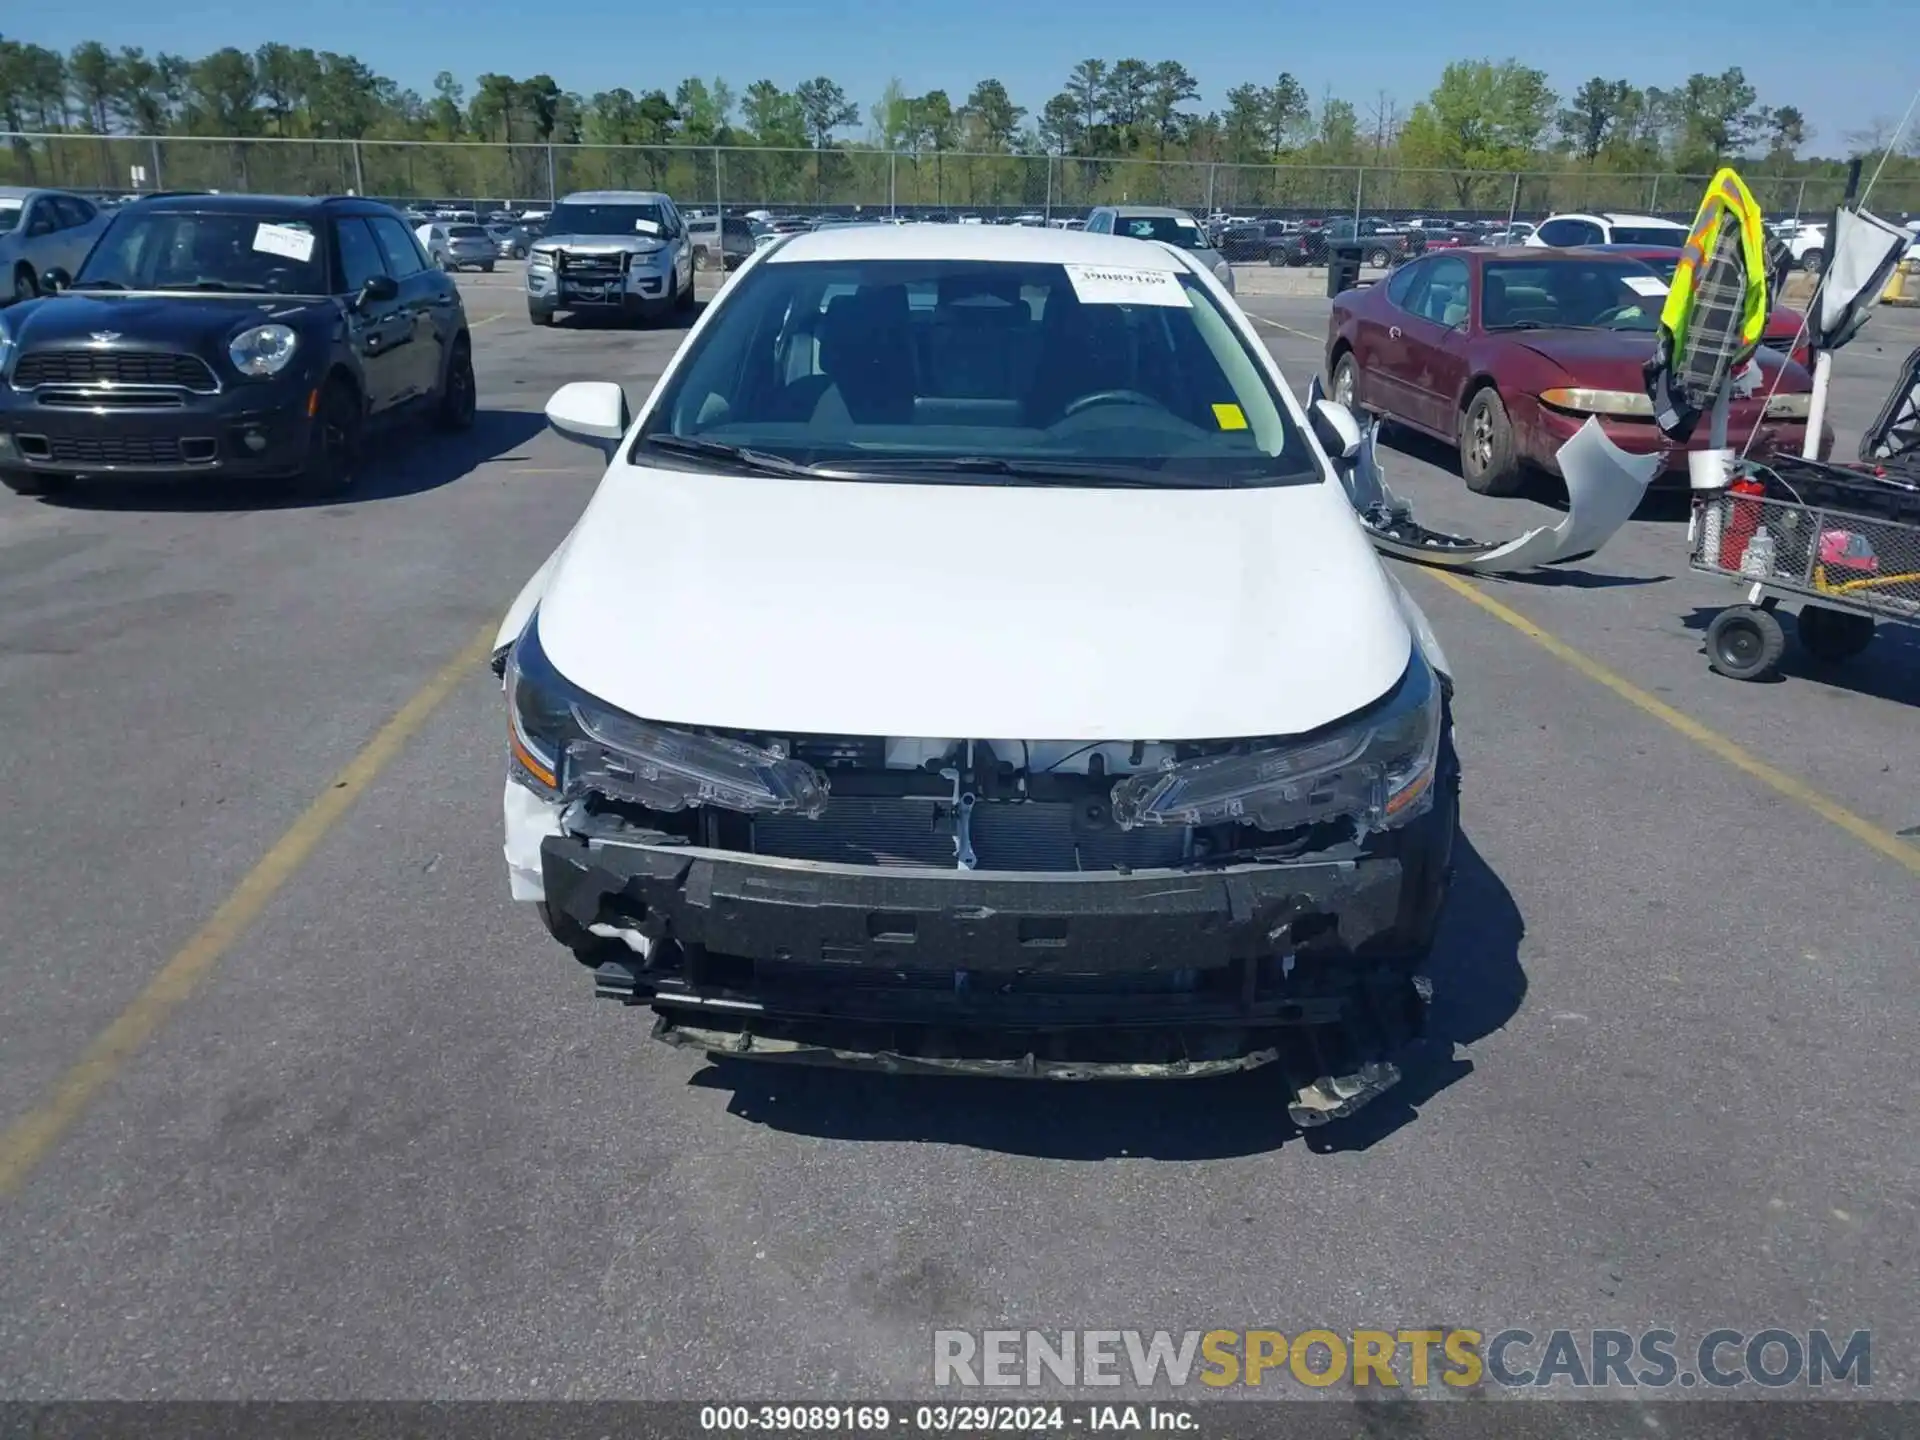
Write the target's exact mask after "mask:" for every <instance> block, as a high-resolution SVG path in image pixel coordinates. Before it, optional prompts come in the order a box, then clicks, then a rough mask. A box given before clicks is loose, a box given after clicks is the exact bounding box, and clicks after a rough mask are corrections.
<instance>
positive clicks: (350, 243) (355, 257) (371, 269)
mask: <svg viewBox="0 0 1920 1440" xmlns="http://www.w3.org/2000/svg"><path fill="white" fill-rule="evenodd" d="M334 234H335V236H336V238H337V239H338V240H339V242H340V247H339V248H340V274H341V278H342V279H343V280H345V282H346V286H345V288H344V290H343V291H342V292H341V293H342V294H346V295H357V294H359V293H360V287H361V286H363V285H365V284H366V283H367V281H369V280H371V279H373V277H374V276H376V275H384V274H386V273H387V266H386V261H385V260H384V259H382V257H381V254H380V242H379V241H377V240H375V239H374V238H373V231H371V230H369V229H368V228H367V222H366V221H364V220H358V219H355V218H353V217H352V216H346V217H343V218H342V219H341V220H340V221H339V223H338V224H337V226H336V227H335V230H334Z"/></svg>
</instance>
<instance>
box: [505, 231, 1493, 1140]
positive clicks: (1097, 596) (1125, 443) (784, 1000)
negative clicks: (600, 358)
mask: <svg viewBox="0 0 1920 1440" xmlns="http://www.w3.org/2000/svg"><path fill="white" fill-rule="evenodd" d="M547 415H548V418H549V419H550V421H551V422H552V424H553V425H554V427H555V428H556V429H558V430H559V431H561V432H562V433H563V434H566V435H568V436H570V437H571V438H574V439H578V440H582V441H585V442H587V443H590V444H595V445H598V446H600V447H602V448H603V449H604V450H605V451H606V452H607V454H608V456H609V463H608V466H607V471H606V475H605V477H604V478H603V479H602V480H601V482H600V485H599V487H598V489H597V490H596V491H595V493H594V495H593V499H592V501H591V502H590V503H589V504H588V506H587V508H586V510H585V512H584V513H583V514H582V515H581V517H580V519H579V521H578V523H577V524H576V525H575V526H574V528H573V530H572V532H571V533H570V534H569V535H568V536H567V538H566V539H565V540H564V541H563V542H562V543H561V545H560V546H559V548H558V549H557V550H556V551H555V552H554V554H553V555H552V556H551V557H550V558H549V559H548V560H547V562H546V563H545V564H544V565H543V566H542V567H541V568H540V570H539V571H538V573H536V574H535V576H534V577H533V579H532V580H531V581H530V582H529V583H528V584H527V586H526V589H525V590H524V591H523V592H522V594H521V595H520V597H519V599H518V600H517V601H516V602H515V604H514V606H513V608H512V610H511V612H510V613H509V615H508V616H507V619H506V622H505V624H504V625H503V627H502V629H501V632H500V638H499V642H498V645H497V648H496V653H495V669H496V671H497V672H498V673H500V674H501V675H502V677H503V681H504V687H505V692H506V699H507V712H508V715H507V718H508V757H507V780H506V860H507V867H508V874H509V877H510V880H511V884H512V888H513V894H514V896H515V898H517V899H520V900H525V901H529V902H534V903H536V904H537V905H538V906H539V909H540V913H541V915H542V917H543V919H544V920H545V922H546V924H547V927H548V928H549V929H550V930H551V932H552V933H553V935H554V936H555V937H556V938H557V939H559V940H560V941H561V942H562V943H564V944H565V945H567V946H568V948H570V949H571V950H572V951H573V953H574V954H575V956H576V957H578V958H579V959H580V960H581V961H583V962H584V963H585V964H586V965H588V966H589V967H591V968H592V970H593V971H594V974H595V980H596V988H597V991H598V993H599V994H600V995H602V996H606V997H610V998H616V999H619V1000H621V1001H624V1002H625V1003H628V1004H631V1005H643V1006H648V1007H651V1009H652V1010H653V1012H654V1013H655V1015H656V1016H657V1017H658V1018H657V1021H656V1023H655V1026H654V1034H655V1035H656V1036H657V1037H658V1038H660V1039H663V1040H667V1041H670V1042H673V1043H676V1044H680V1045H685V1046H690V1047H693V1048H695V1049H697V1050H702V1051H706V1052H710V1053H713V1054H716V1055H725V1056H730V1057H745V1058H752V1059H771V1060H795V1061H812V1062H815V1063H827V1064H840V1065H868V1066H873V1067H877V1068H881V1069H887V1070H894V1071H939V1072H965V1073H976V1074H996V1075H1018V1076H1033V1077H1041V1078H1062V1079H1081V1078H1099V1077H1114V1076H1126V1077H1137V1076H1197V1075H1207V1074H1217V1073H1221V1072H1225V1071H1231V1070H1241V1069H1251V1068H1254V1067H1257V1066H1262V1065H1271V1067H1272V1070H1273V1072H1274V1073H1276V1074H1277V1075H1279V1076H1281V1077H1283V1078H1284V1083H1285V1086H1286V1092H1287V1093H1286V1096H1285V1103H1287V1104H1288V1106H1289V1108H1290V1111H1291V1113H1292V1114H1293V1116H1294V1118H1295V1119H1296V1121H1298V1122H1299V1123H1301V1124H1303V1125H1304V1124H1316V1123H1321V1122H1324V1121H1327V1120H1330V1119H1334V1118H1337V1117H1339V1116H1342V1115H1346V1114H1349V1113H1351V1112H1352V1111H1353V1110H1354V1109H1356V1108H1358V1107H1359V1106H1360V1105H1361V1104H1363V1103H1365V1102H1366V1101H1367V1100H1368V1099H1370V1098H1371V1097H1372V1096H1374V1095H1376V1094H1378V1093H1379V1092H1380V1091H1381V1090H1383V1089H1385V1088H1386V1087H1387V1086H1388V1085H1390V1084H1392V1083H1393V1082H1394V1080H1395V1079H1396V1078H1397V1075H1398V1071H1397V1069H1396V1068H1395V1064H1394V1057H1395V1055H1396V1054H1397V1053H1398V1052H1399V1051H1400V1050H1401V1049H1402V1048H1403V1047H1404V1046H1405V1045H1407V1044H1408V1043H1409V1042H1410V1041H1411V1040H1413V1039H1414V1038H1416V1037H1417V1036H1418V1035H1419V1034H1420V1032H1421V1027H1422V1025H1423V1023H1424V1018H1425V1013H1426V1007H1427V999H1428V995H1429V986H1428V983H1427V981H1426V979H1425V978H1424V976H1423V975H1422V973H1421V971H1422V967H1423V962H1424V961H1425V959H1426V956H1427V953H1428V951H1429V949H1430V947H1431V945H1432V942H1433V938H1434V933H1435V928H1436V925H1437V924H1438V921H1439V917H1440V912H1441V908H1442V904H1443V902H1444V900H1445V897H1446V893H1447V885H1448V879H1449V875H1450V872H1451V867H1452V856H1453V848H1454V837H1455V831H1456V828H1457V817H1458V789H1459V767H1458V762H1457V760H1456V758H1455V754H1454V748H1453V743H1452V722H1451V714H1450V698H1451V694H1452V684H1451V680H1450V679H1449V677H1448V673H1447V665H1446V660H1445V658H1444V656H1443V655H1442V654H1441V653H1440V650H1439V647H1438V645H1437V644H1436V643H1435V641H1434V639H1433V636H1432V632H1431V630H1430V629H1429V627H1428V626H1427V624H1426V621H1425V619H1424V617H1423V616H1422V615H1421V614H1420V612H1419V610H1418V609H1417V608H1416V607H1415V605H1414V603H1413V602H1412V600H1411V599H1410V597H1409V596H1408V595H1407V594H1406V592H1405V591H1404V590H1403V589H1402V588H1401V587H1400V586H1399V584H1398V583H1397V582H1396V581H1394V580H1393V579H1392V578H1391V577H1390V576H1389V575H1388V574H1387V573H1386V572H1385V571H1384V570H1383V568H1382V566H1381V563H1380V561H1379V560H1378V559H1377V558H1376V556H1375V555H1374V553H1373V551H1372V549H1371V547H1370V546H1369V543H1368V540H1367V537H1366V536H1365V535H1364V534H1363V533H1362V531H1361V529H1360V526H1359V524H1358V522H1357V520H1356V517H1355V515H1354V511H1353V509H1352V507H1351V505H1350V504H1349V503H1348V500H1347V497H1346V495H1345V493H1344V492H1343V490H1342V488H1341V486H1340V484H1339V483H1338V481H1337V479H1336V478H1335V476H1334V473H1333V469H1332V465H1331V462H1330V459H1329V456H1330V454H1332V455H1343V454H1351V453H1352V451H1353V449H1354V448H1355V447H1356V446H1357V443H1358V433H1359V432H1358V429H1357V427H1356V426H1355V425H1354V423H1353V419H1352V417H1351V415H1349V414H1348V413H1347V412H1345V411H1344V410H1343V409H1341V408H1340V407H1339V406H1336V405H1333V404H1331V403H1330V402H1321V403H1320V404H1319V405H1318V406H1316V407H1315V409H1314V411H1313V412H1312V414H1311V416H1309V414H1308V412H1306V411H1304V410H1303V409H1302V408H1301V407H1300V406H1299V404H1298V403H1297V402H1296V401H1295V400H1294V399H1293V397H1292V396H1291V395H1290V394H1289V392H1288V391H1287V388H1286V386H1285V383H1284V381H1283V379H1282V377H1281V375H1280V373H1279V371H1278V370H1277V368H1276V367H1275V365H1274V363H1273V361H1272V359H1271V358H1270V356H1269V355H1268V354H1267V352H1266V350H1265V348H1264V347H1263V346H1262V345H1261V344H1260V343H1259V339H1258V337H1257V336H1256V334H1255V333H1254V331H1253V329H1252V327H1251V325H1250V324H1249V322H1248V321H1247V319H1246V317H1245V316H1244V315H1243V314H1242V313H1241V312H1240V310H1239V308H1238V307H1237V306H1236V305H1235V303H1234V301H1233V299H1232V298H1231V297H1230V296H1229V295H1228V294H1227V293H1226V291H1225V290H1223V289H1222V288H1221V287H1220V285H1219V283H1218V281H1216V280H1215V279H1214V277H1213V276H1212V275H1210V274H1208V273H1207V272H1206V271H1205V270H1204V269H1203V268H1201V267H1200V266H1199V265H1197V264H1196V263H1195V262H1194V260H1193V258H1192V257H1191V256H1190V255H1188V254H1187V253H1186V252H1185V251H1182V250H1180V249H1178V248H1176V247H1173V246H1166V245H1160V244H1156V243H1152V242H1148V241H1142V240H1133V239H1122V238H1117V237H1113V236H1106V235H1088V234H1083V233H1073V232H1062V231H1049V230H1036V229H1011V228H1008V229H1002V228H989V227H964V226H934V225H913V226H889V225H875V226H864V227H848V228H843V229H833V230H823V231H819V232H816V233H812V234H801V235H796V236H791V237H788V238H784V239H782V240H781V241H779V242H778V243H777V244H775V245H773V246H771V247H769V248H767V249H766V250H763V251H761V252H760V253H758V254H757V255H755V256H754V257H753V258H752V259H751V260H749V261H748V262H747V263H746V264H745V265H743V266H742V267H741V268H740V270H739V272H738V274H737V275H736V277H735V279H734V280H733V282H732V283H731V284H730V285H729V286H728V287H727V289H726V291H725V292H724V294H723V296H722V297H721V298H720V299H719V300H718V301H716V302H715V303H714V304H712V305H711V306H710V307H709V308H708V311H707V313H706V314H705V315H704V316H703V317H702V318H701V320H700V321H699V323H698V324H697V325H696V326H695V327H694V329H693V331H692V333H691V334H690V335H689V336H688V338H687V340H686V343H685V344H684V345H683V346H682V348H681V350H680V352H679V353H678V355H677V356H676V357H675V358H674V360H673V362H672V364H671V365H670V366H669V367H668V369H667V372H666V374H665V375H664V376H662V377H661V380H660V382H659V384H658V385H657V386H656V387H655V389H654V392H653V394H652V396H651V397H650V398H649V399H648V401H647V402H646V404H645V406H644V407H643V408H642V409H641V412H640V414H639V416H638V417H637V418H635V419H631V420H630V419H629V416H628V412H627V405H626V401H625V397H624V396H623V394H622V392H621V391H620V389H619V387H617V386H614V385H609V384H600V383H587V384H575V385H568V386H566V387H564V388H563V389H562V390H560V391H559V392H558V393H556V394H555V395H554V397H553V399H552V401H551V403H550V404H549V405H548V408H547Z"/></svg>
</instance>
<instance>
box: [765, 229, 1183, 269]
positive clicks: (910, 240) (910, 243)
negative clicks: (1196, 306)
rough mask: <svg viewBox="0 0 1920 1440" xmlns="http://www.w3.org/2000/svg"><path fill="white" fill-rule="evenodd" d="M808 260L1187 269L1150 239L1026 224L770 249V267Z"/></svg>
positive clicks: (812, 237)
mask: <svg viewBox="0 0 1920 1440" xmlns="http://www.w3.org/2000/svg"><path fill="white" fill-rule="evenodd" d="M808 260H815V261H819V260H999V261H1002V262H1004V263H1007V264H1010V265H1131V266H1133V267H1135V268H1136V269H1142V270H1173V271H1178V270H1183V269H1185V268H1186V266H1185V264H1184V262H1182V261H1181V260H1179V259H1177V258H1176V257H1175V256H1174V254H1173V252H1172V251H1170V250H1168V249H1166V248H1165V247H1163V246H1161V245H1158V244H1156V243H1154V242H1153V241H1150V240H1135V239H1132V238H1131V237H1129V236H1124V235H1090V234H1088V233H1087V232H1086V231H1084V230H1052V229H1042V228H1040V227H1038V226H1025V225H839V226H834V227H832V228H829V229H826V230H810V231H805V232H803V233H801V234H799V235H795V236H794V237H793V238H792V239H790V240H787V241H784V242H783V243H781V244H780V245H779V246H778V247H777V248H775V249H773V250H771V251H770V252H769V253H768V255H767V259H766V263H767V264H770V265H773V264H781V263H793V262H800V261H808Z"/></svg>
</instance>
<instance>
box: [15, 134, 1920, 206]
mask: <svg viewBox="0 0 1920 1440" xmlns="http://www.w3.org/2000/svg"><path fill="white" fill-rule="evenodd" d="M1708 178H1709V177H1707V176H1705V175H1673V174H1668V175H1618V174H1611V173H1608V172H1606V171H1598V170H1591V169H1587V168H1579V167H1576V168H1569V169H1565V170H1554V171H1530V172H1525V173H1520V174H1514V173H1511V172H1507V173H1501V172H1492V171H1444V170H1410V169H1402V168H1397V167H1393V166H1388V165H1360V166H1345V167H1316V166H1305V165H1229V164H1216V163H1210V162H1204V161H1190V160H1179V161H1174V160H1169V161H1155V160H1144V159H1134V158H1129V159H1112V160H1100V159H1084V158H1080V157H1077V156H1051V155H978V154H963V153H951V152H932V151H919V152H913V151H904V150H902V151H888V150H878V149H832V150H780V149H749V148H716V147H701V146H690V145H661V146H639V145H635V146H620V145H545V144H537V143H536V144H502V143H478V142H472V143H469V142H448V143H440V142H427V141H406V140H282V139H274V138H266V137H258V138H248V139H238V138H224V137H199V136H164V137H144V136H121V135H111V136H102V135H78V134H61V135H39V134H35V135H22V134H0V183H6V184H15V185H52V186H60V187H64V188H68V189H75V190H84V191H92V192H98V193H104V194H113V195H123V194H133V193H139V192H143V191H152V190H223V191H253V192H256V193H283V194H344V193H346V192H348V191H352V192H354V193H356V194H361V195H370V196H375V197H378V198H380V199H385V200H393V201H399V202H413V201H431V202H434V203H435V204H437V205H449V204H451V205H457V206H459V207H460V208H473V209H497V208H507V207H523V206H534V205H546V204H550V203H551V202H552V201H554V200H555V199H557V198H558V197H560V196H562V195H565V194H567V193H568V192H569V191H573V190H599V189H606V190H664V191H666V192H667V193H668V194H670V195H672V196H673V197H674V198H675V200H676V201H678V202H679V203H680V204H681V205H682V207H683V208H700V209H712V208H726V209H729V210H736V211H739V210H750V209H765V210H774V211H798V212H814V211H822V210H832V211H841V212H853V211H856V210H857V211H860V212H863V213H864V212H872V211H879V212H892V211H907V212H910V213H920V214H925V213H931V212H941V211H944V212H948V213H951V214H955V215H959V214H978V215H981V216H1010V215H1016V214H1025V215H1044V216H1048V217H1052V216H1073V215H1078V214H1083V213H1084V212H1085V211H1086V210H1087V209H1088V208H1090V207H1091V206H1094V205H1099V204H1110V203H1122V202H1133V203H1136V204H1156V205H1178V206H1182V207H1184V208H1185V209H1188V210H1191V211H1193V212H1195V213H1196V214H1209V213H1214V212H1226V213H1229V214H1233V215H1236V216H1246V217H1248V218H1264V217H1272V216H1301V215H1331V214H1351V215H1356V216H1358V215H1381V216H1387V217H1404V216H1409V215H1414V214H1422V213H1424V214H1430V215H1434V216H1437V217H1441V218H1451V219H1462V220H1504V219H1507V218H1508V217H1515V218H1521V219H1532V218H1537V217H1538V216H1541V215H1545V214H1549V213H1552V212H1554V211H1561V210H1631V211H1640V212H1646V213H1650V214H1656V215H1667V216H1671V217H1673V218H1676V219H1682V220H1684V219H1688V218H1691V216H1692V214H1693V211H1694V209H1695V207H1696V206H1697V205H1698V204H1699V200H1700V196H1701V195H1702V193H1703V192H1704V191H1705V189H1706V186H1707V181H1708ZM1747 178H1748V184H1749V185H1750V186H1751V187H1752V189H1753V191H1754V194H1755V195H1756V196H1757V197H1758V199H1759V200H1760V202H1761V205H1762V206H1763V207H1764V209H1765V210H1766V212H1767V214H1768V215H1770V216H1775V217H1781V218H1784V217H1787V216H1795V215H1819V214H1822V213H1825V212H1827V211H1830V210H1832V208H1833V207H1834V205H1835V204H1837V203H1838V202H1839V200H1840V198H1841V195H1842V193H1843V191H1844V188H1845V182H1844V180H1842V179H1841V178H1839V177H1828V176H1812V177H1800V176H1788V177H1773V176H1749V177H1747ZM1873 201H1874V207H1875V208H1876V209H1877V210H1879V211H1880V212H1881V213H1883V214H1894V215H1903V214H1906V213H1909V212H1912V211H1915V210H1920V180H1916V179H1914V178H1911V177H1906V176H1902V177H1898V178H1887V179H1883V180H1882V181H1881V182H1880V184H1879V188H1878V189H1877V190H1876V192H1875V194H1874V197H1873Z"/></svg>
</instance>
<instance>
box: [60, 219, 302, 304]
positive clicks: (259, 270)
mask: <svg viewBox="0 0 1920 1440" xmlns="http://www.w3.org/2000/svg"><path fill="white" fill-rule="evenodd" d="M323 259H324V256H323V255H322V253H321V250H320V246H319V244H318V243H317V237H316V236H315V234H314V230H313V226H312V224H311V223H310V222H309V221H306V220H303V219H295V218H293V217H291V216H286V215H261V214H257V213H254V214H235V213H231V212H225V213H219V212H204V211H192V210H136V211H122V212H121V213H120V214H119V215H118V216H116V217H115V218H114V221H113V224H112V225H110V226H109V227H108V228H107V233H106V234H105V235H104V236H102V237H101V239H100V243H99V244H97V245H95V246H94V247H93V252H92V253H91V254H90V255H88V256H87V260H86V263H85V264H84V265H82V266H81V267H80V273H79V275H78V276H76V277H75V279H74V283H73V288H74V289H76V290H206V291H216V292H217V291H222V290H231V291H241V292H258V293H263V294H269V295H325V294H328V293H330V287H329V286H328V285H327V282H326V272H325V270H324V269H323V266H322V261H323Z"/></svg>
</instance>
